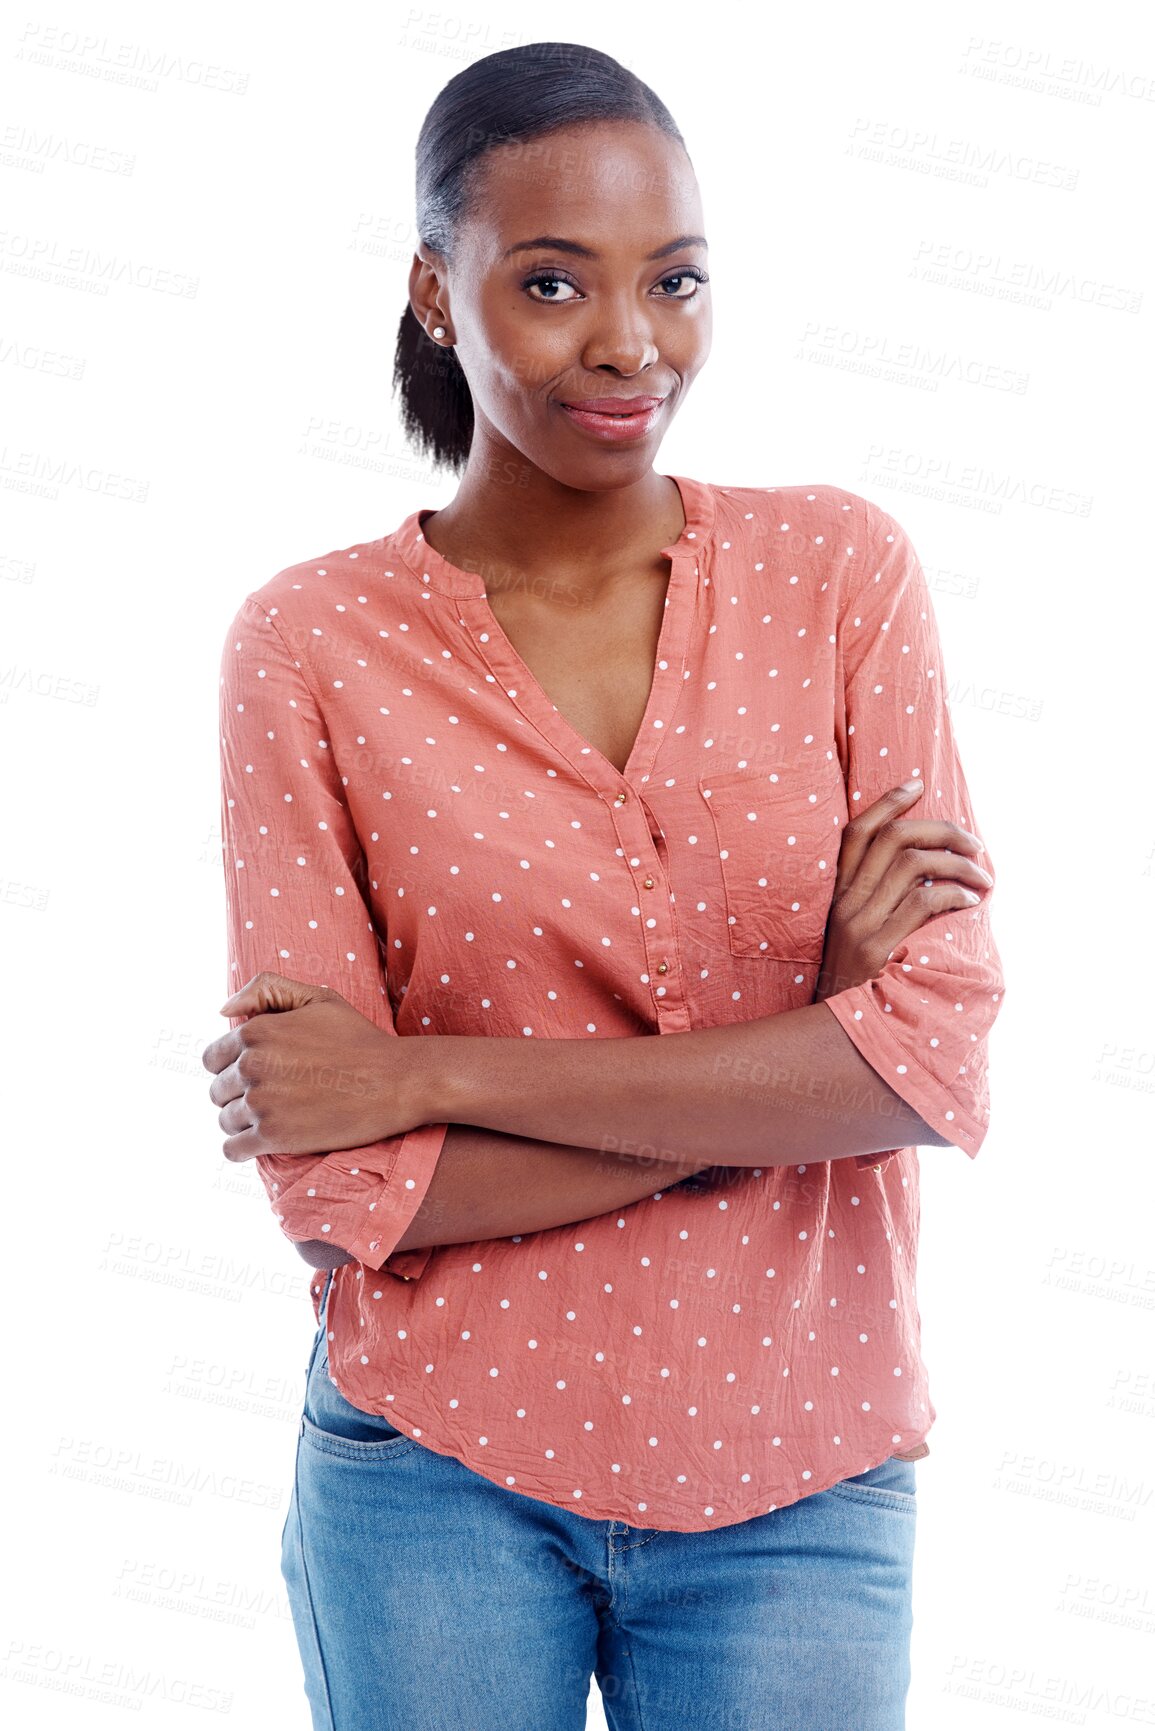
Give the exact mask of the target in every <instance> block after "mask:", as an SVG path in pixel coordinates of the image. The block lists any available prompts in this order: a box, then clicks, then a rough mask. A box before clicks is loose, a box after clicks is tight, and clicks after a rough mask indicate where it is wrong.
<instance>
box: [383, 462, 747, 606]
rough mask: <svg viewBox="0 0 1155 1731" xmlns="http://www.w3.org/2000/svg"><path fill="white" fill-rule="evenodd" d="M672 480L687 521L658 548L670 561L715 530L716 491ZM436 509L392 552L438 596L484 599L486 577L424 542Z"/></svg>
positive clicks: (423, 510)
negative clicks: (424, 529) (425, 526)
mask: <svg viewBox="0 0 1155 1731" xmlns="http://www.w3.org/2000/svg"><path fill="white" fill-rule="evenodd" d="M669 479H670V480H671V481H673V482H674V484H675V485H676V487H677V489H678V491H679V493H680V494H681V496H682V510H683V512H684V514H685V518H686V522H685V526H684V528H683V529H682V533H681V534H680V535H679V536H678V538H677V540H676V541H672V542H671V543H670V545H669V546H668V547H659V549H658V551H659V552H660V553H668V554H669V555H670V557H671V558H676V557H681V556H684V555H686V554H696V553H697V551H698V549H699V548H700V547H701V545H702V543H703V542H704V541H705V540H706V538H707V537H708V536H709V534H710V532H711V530H712V529H713V527H714V516H715V504H714V495H713V492H712V491H711V489H710V488H709V487H708V486H707V484H706V483H705V482H704V481H696V480H694V479H693V478H692V477H691V476H689V475H671V476H670V477H669ZM437 509H438V507H436V506H434V505H423V506H419V507H418V508H417V510H415V511H411V512H410V513H409V515H408V517H406V518H405V520H404V521H403V522H402V524H401V526H400V527H399V528H398V529H397V530H396V532H395V533H394V534H393V535H391V536H390V537H389V541H390V548H391V550H396V551H397V552H398V553H399V554H400V555H401V557H402V559H403V560H404V561H405V564H406V565H407V566H408V568H409V571H410V572H411V574H412V575H413V576H414V577H416V578H417V580H418V581H419V582H421V583H424V584H426V585H427V586H428V587H429V588H430V589H433V590H435V591H436V592H437V593H438V594H439V595H452V596H458V597H466V598H467V597H470V596H482V597H484V595H485V593H486V590H485V578H484V577H483V576H482V575H481V573H480V572H479V571H462V570H461V569H459V567H458V566H456V565H451V564H450V562H449V560H448V559H446V558H444V557H443V556H442V554H440V553H439V552H438V551H437V549H436V547H434V546H432V545H431V544H430V543H429V542H428V541H427V540H426V539H425V536H424V534H423V532H422V528H421V519H422V517H429V516H432V515H433V513H434V511H435V510H437Z"/></svg>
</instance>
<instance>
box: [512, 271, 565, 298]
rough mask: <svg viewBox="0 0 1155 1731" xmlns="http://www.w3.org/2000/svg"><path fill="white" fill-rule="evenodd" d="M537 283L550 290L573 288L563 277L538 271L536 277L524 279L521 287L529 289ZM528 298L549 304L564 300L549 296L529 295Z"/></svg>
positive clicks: (550, 272)
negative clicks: (545, 301)
mask: <svg viewBox="0 0 1155 1731" xmlns="http://www.w3.org/2000/svg"><path fill="white" fill-rule="evenodd" d="M538 283H542V284H544V285H546V286H548V287H550V288H573V284H572V283H571V282H567V281H566V279H565V277H562V276H555V275H554V274H553V272H552V271H538V273H537V275H536V276H531V277H526V279H525V282H524V283H523V284H522V287H523V288H525V289H531V288H534V287H535V286H536V285H537V284H538ZM530 298H531V300H538V299H544V300H547V301H550V302H556V301H557V300H559V298H560V299H563V300H564V298H565V297H564V296H561V297H559V296H558V295H554V294H551V295H544V296H538V295H531V297H530Z"/></svg>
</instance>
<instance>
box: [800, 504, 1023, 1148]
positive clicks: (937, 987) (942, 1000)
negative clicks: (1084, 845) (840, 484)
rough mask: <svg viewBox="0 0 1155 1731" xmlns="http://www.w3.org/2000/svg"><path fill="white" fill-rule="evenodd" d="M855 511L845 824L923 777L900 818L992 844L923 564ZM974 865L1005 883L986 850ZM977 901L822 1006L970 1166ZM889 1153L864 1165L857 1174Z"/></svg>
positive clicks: (986, 1019) (892, 528) (982, 973)
mask: <svg viewBox="0 0 1155 1731" xmlns="http://www.w3.org/2000/svg"><path fill="white" fill-rule="evenodd" d="M860 511H861V522H860V526H859V530H858V534H859V552H860V554H861V556H862V557H861V560H856V561H855V566H856V569H857V577H856V580H855V582H854V584H853V586H852V589H851V591H850V593H849V594H848V596H847V599H846V603H845V605H844V607H843V608H842V611H841V616H840V623H839V659H840V663H841V667H842V678H841V682H840V689H841V691H842V693H843V712H842V714H841V715H840V716H839V718H838V728H837V731H838V736H839V742H840V752H842V753H843V761H844V764H845V767H846V787H847V804H848V808H849V812H850V816H851V817H852V818H853V817H854V816H855V815H857V814H858V813H859V812H862V811H865V810H866V808H867V807H868V806H870V805H872V804H873V803H874V801H875V800H876V799H878V798H879V796H880V795H881V794H883V793H885V792H886V791H887V790H888V789H889V788H892V787H894V786H896V785H897V784H898V783H899V782H902V781H906V780H908V779H910V778H912V777H917V776H921V778H922V780H923V783H924V788H923V792H922V793H921V795H920V796H919V798H918V799H917V800H915V801H914V803H913V804H912V805H910V806H908V807H907V808H906V809H905V810H904V811H903V812H902V813H901V814H900V815H901V816H902V817H903V818H945V819H947V820H948V821H949V822H951V823H956V824H958V825H960V826H961V827H962V828H963V829H968V830H970V831H971V832H972V833H973V834H975V835H977V836H978V837H979V839H980V841H982V842H983V845H984V848H985V847H986V838H985V836H984V835H983V833H982V830H981V828H980V827H979V825H978V823H977V821H976V818H975V814H974V809H973V807H972V805H971V799H970V793H969V791H968V788H967V784H966V779H965V777H964V775H963V770H962V765H961V763H960V761H959V755H958V749H957V746H956V744H955V738H954V732H953V729H952V726H951V716H950V710H949V707H948V700H947V691H946V674H945V671H944V668H943V660H942V651H941V646H940V642H939V635H938V628H937V624H936V621H935V616H934V609H933V607H932V604H931V599H930V594H929V591H928V589H927V584H926V578H925V576H924V574H923V570H922V567H921V565H920V563H919V560H918V557H917V555H916V553H915V550H914V548H913V546H912V545H911V542H910V539H909V538H908V536H907V535H906V533H905V531H904V530H903V529H902V528H901V526H900V525H899V524H898V523H897V522H896V521H895V520H894V518H893V517H891V516H890V515H889V514H888V513H887V512H885V511H883V510H882V509H881V508H880V507H879V506H876V505H874V504H872V503H871V502H870V501H868V500H865V499H864V500H861V501H860ZM978 863H979V864H980V865H982V866H983V867H984V868H985V869H986V870H987V871H988V872H989V873H990V874H991V877H992V878H997V874H996V872H995V867H994V863H993V861H992V859H991V856H990V851H989V849H987V851H985V852H984V853H982V854H981V855H979V856H978ZM978 893H979V894H980V896H981V900H980V901H979V902H978V904H977V905H975V906H973V907H962V908H957V909H951V910H950V911H948V912H945V913H940V914H936V915H935V916H934V917H933V918H931V919H929V920H927V921H926V923H925V924H923V925H922V926H920V927H918V929H917V930H915V931H914V932H912V933H911V934H910V936H909V937H907V938H905V939H903V940H902V941H901V942H899V943H898V944H897V945H896V946H895V948H894V949H893V950H892V952H891V954H890V958H889V960H888V961H887V963H886V964H885V966H884V967H883V968H882V970H881V972H880V973H879V974H878V975H877V976H876V977H875V978H874V979H872V980H867V981H865V982H863V983H862V984H861V985H856V986H851V987H848V988H847V989H846V990H844V991H841V992H836V993H834V994H833V995H832V996H831V997H829V998H826V999H824V1000H823V1002H825V1003H826V1004H827V1006H828V1007H829V1009H830V1013H831V1014H832V1015H833V1016H835V1017H836V1018H837V1020H838V1023H839V1025H840V1027H842V1028H843V1030H844V1031H845V1032H846V1034H847V1035H848V1036H849V1038H850V1039H851V1040H852V1041H853V1042H854V1045H855V1046H856V1047H857V1049H858V1051H859V1052H860V1053H861V1054H862V1056H863V1057H864V1058H865V1059H866V1061H867V1062H868V1063H869V1064H870V1065H871V1066H872V1068H873V1069H875V1070H876V1071H877V1072H878V1074H879V1075H880V1076H881V1077H882V1078H883V1080H884V1081H885V1082H886V1083H887V1084H888V1086H889V1087H890V1088H892V1089H893V1090H894V1092H895V1093H896V1094H898V1095H900V1096H901V1098H902V1099H903V1100H905V1101H906V1103H907V1104H908V1105H909V1106H911V1107H912V1108H913V1109H914V1111H916V1112H917V1113H918V1114H919V1116H920V1117H921V1118H922V1119H923V1120H924V1121H925V1122H926V1123H927V1124H929V1125H930V1127H931V1128H932V1129H934V1130H936V1131H938V1132H939V1134H940V1135H942V1136H944V1137H946V1139H947V1140H948V1141H949V1142H951V1143H953V1144H955V1145H956V1146H957V1147H959V1148H961V1149H962V1150H963V1152H964V1153H966V1154H969V1155H970V1156H971V1157H972V1158H973V1157H974V1156H975V1155H976V1154H977V1153H978V1151H979V1149H980V1147H981V1146H982V1144H983V1141H984V1139H985V1137H986V1133H987V1128H988V1125H989V1122H990V1095H989V1085H988V1069H987V1058H988V1050H987V1048H988V1039H989V1035H990V1031H991V1027H992V1025H993V1023H994V1020H995V1017H996V1016H997V1014H998V1011H999V1007H1000V1005H1001V1003H1002V1000H1003V996H1004V982H1003V971H1002V963H1001V960H1000V957H999V953H998V950H997V948H996V945H995V940H994V937H993V934H992V930H991V901H992V898H993V895H994V893H995V886H994V885H992V886H991V887H990V888H988V889H985V890H981V891H979V892H978ZM892 1152H897V1150H892ZM885 1158H886V1156H885V1155H882V1154H863V1155H858V1156H856V1161H857V1164H858V1165H859V1166H860V1167H861V1166H865V1165H871V1164H873V1163H874V1162H876V1161H881V1160H884V1159H885Z"/></svg>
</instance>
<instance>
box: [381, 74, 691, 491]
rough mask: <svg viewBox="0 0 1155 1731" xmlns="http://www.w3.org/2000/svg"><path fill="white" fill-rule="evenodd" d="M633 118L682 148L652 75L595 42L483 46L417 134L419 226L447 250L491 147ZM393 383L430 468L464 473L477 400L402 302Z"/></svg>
mask: <svg viewBox="0 0 1155 1731" xmlns="http://www.w3.org/2000/svg"><path fill="white" fill-rule="evenodd" d="M605 120H633V121H640V122H642V123H644V124H647V125H650V126H657V127H659V128H660V129H661V131H663V132H665V133H667V134H668V135H669V136H670V137H671V138H675V139H677V141H678V143H679V144H680V145H681V146H682V148H683V150H684V149H685V140H684V139H683V137H682V135H681V133H680V132H679V130H678V128H677V126H676V125H675V124H674V120H673V117H672V116H671V114H670V112H669V110H668V109H667V108H666V106H665V104H664V103H663V102H662V101H661V100H660V98H659V97H657V96H656V95H655V94H654V92H653V91H652V90H651V89H650V87H649V85H648V84H644V83H643V82H642V80H641V79H640V78H639V77H638V76H637V75H636V74H635V73H633V72H630V71H629V70H628V69H627V68H626V67H624V66H622V65H621V64H620V63H619V62H618V61H617V60H614V59H613V58H612V57H611V56H610V55H609V54H603V53H602V52H601V51H600V50H599V49H597V48H590V47H587V46H586V45H585V44H584V43H579V42H527V43H523V44H521V45H520V46H518V47H516V48H503V49H500V50H499V51H498V52H497V53H496V54H487V55H486V56H485V57H484V59H482V60H477V61H475V62H474V64H473V65H472V66H468V67H466V68H465V70H464V71H462V72H459V73H457V75H456V76H455V77H453V78H451V79H450V80H449V82H448V84H446V85H445V87H444V89H442V91H441V92H440V94H439V95H438V96H437V98H436V100H435V101H434V103H433V105H432V107H431V108H430V110H429V112H428V114H427V115H426V116H425V120H424V122H423V124H422V127H421V133H420V136H419V137H418V140H417V233H418V235H419V236H420V238H421V239H422V240H423V241H424V242H425V244H426V246H428V247H430V248H432V249H433V250H434V251H435V252H439V253H441V254H443V255H444V257H445V258H446V259H448V260H450V261H451V260H452V259H453V255H454V246H455V243H456V240H457V235H458V229H459V227H460V224H461V223H462V222H463V221H464V220H467V219H469V218H470V217H472V216H473V214H474V211H475V208H476V205H475V193H476V188H477V177H476V176H475V175H474V174H473V173H472V172H471V171H472V170H473V168H474V165H475V164H476V163H478V162H479V161H480V160H481V159H482V158H483V157H484V156H485V154H486V153H487V151H490V150H492V149H495V148H497V147H499V146H502V145H508V144H512V143H521V142H524V141H527V140H530V139H538V138H542V137H544V136H545V135H546V134H547V133H551V132H558V131H560V130H561V129H562V128H564V127H567V126H576V125H579V124H583V123H589V122H593V121H605ZM393 384H394V389H395V391H397V392H399V393H400V397H401V419H402V423H403V425H404V428H405V431H406V433H407V435H408V437H409V439H410V440H411V441H412V443H413V444H414V445H415V446H417V447H418V448H419V449H420V450H421V452H422V453H423V454H424V455H425V456H427V457H429V458H430V459H431V460H432V462H433V464H434V466H435V467H439V466H440V467H448V468H451V469H455V470H457V471H458V472H460V471H461V470H462V469H464V467H465V463H466V459H467V457H468V455H469V447H470V443H471V441H472V438H473V399H472V397H471V396H470V393H469V386H468V384H467V383H466V378H465V373H464V371H463V370H462V366H461V362H460V361H459V360H458V358H457V356H456V354H455V353H454V351H453V349H452V347H450V346H448V345H445V346H442V344H441V343H440V342H438V341H435V340H434V339H433V338H431V337H429V336H427V335H426V332H425V330H424V327H423V326H422V324H421V322H420V320H419V319H418V318H417V316H416V315H415V313H414V311H413V308H412V306H411V305H409V304H406V307H405V311H404V313H403V314H402V315H401V324H400V326H399V328H398V331H397V348H396V353H395V355H394V360H393Z"/></svg>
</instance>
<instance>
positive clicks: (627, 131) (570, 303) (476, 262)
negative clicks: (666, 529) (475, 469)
mask: <svg viewBox="0 0 1155 1731" xmlns="http://www.w3.org/2000/svg"><path fill="white" fill-rule="evenodd" d="M474 173H475V175H476V177H477V178H476V181H475V187H476V200H477V211H478V214H477V215H476V216H475V217H474V218H473V219H472V220H470V221H468V222H466V223H464V224H463V225H462V227H461V229H460V231H459V235H458V241H457V247H456V254H455V257H454V260H453V263H452V264H451V265H447V264H446V261H445V260H444V259H443V258H442V257H441V256H440V255H438V254H435V253H431V252H430V251H429V250H428V249H427V248H426V247H424V245H422V246H421V247H420V248H419V250H418V257H419V259H420V260H422V261H425V262H426V263H428V264H429V265H431V267H432V271H431V272H419V270H418V266H417V265H415V266H414V275H413V277H412V278H411V292H412V289H413V288H415V287H416V286H417V285H418V284H420V286H421V288H423V290H424V293H425V295H426V296H427V297H428V298H427V299H425V302H424V306H425V308H427V309H432V308H433V307H434V305H436V307H437V308H439V309H440V312H439V313H437V312H434V313H433V314H432V316H429V315H428V314H426V313H424V312H423V313H422V315H421V316H422V322H423V323H424V324H425V325H426V328H427V329H431V328H432V326H433V325H435V324H436V323H437V322H438V319H439V318H440V322H441V323H442V324H444V325H446V327H447V328H448V330H449V332H450V335H451V336H452V338H453V342H454V346H455V349H456V352H457V357H458V359H459V361H460V362H461V365H462V368H463V369H464V372H465V376H466V379H467V381H468V383H469V388H470V392H471V394H472V397H473V406H474V420H475V427H476V431H475V433H474V442H473V447H472V450H471V453H470V463H471V466H472V465H473V464H474V462H476V461H481V462H482V463H486V462H490V461H492V460H494V459H497V460H500V459H502V458H503V457H508V455H509V454H510V451H511V449H512V452H513V453H515V454H517V455H518V456H519V457H520V458H522V459H524V460H525V461H527V462H529V463H531V464H533V465H534V466H535V467H537V468H538V469H540V470H543V471H544V472H545V473H547V474H548V475H550V476H552V477H553V478H554V479H555V480H558V481H560V482H562V483H563V484H565V485H567V486H572V487H578V488H588V489H594V490H596V489H598V488H604V487H616V486H624V485H628V484H630V483H632V482H635V481H637V480H639V479H641V478H642V477H643V476H644V475H645V474H647V473H648V472H649V471H650V469H651V468H652V467H653V462H654V457H655V454H656V452H657V449H658V446H659V445H660V443H661V441H662V438H663V436H664V434H665V432H666V429H667V428H668V427H669V424H670V422H671V420H672V419H673V416H674V415H675V414H676V412H677V410H678V408H679V407H680V405H681V402H682V398H683V397H684V395H685V393H686V392H687V391H688V389H689V387H690V385H691V383H692V381H693V379H694V377H695V376H696V374H697V372H698V369H699V368H700V367H701V366H702V365H703V363H704V362H705V360H706V357H707V355H708V354H709V352H710V337H711V315H710V291H709V289H708V287H707V286H706V285H705V283H704V282H703V281H700V280H698V277H699V276H701V277H704V276H705V274H706V263H707V256H706V246H705V242H704V239H702V238H698V239H692V238H687V237H693V236H698V237H701V236H702V234H703V221H702V207H701V200H700V197H699V194H698V185H697V180H696V178H695V175H694V171H693V168H692V167H691V165H690V162H689V161H688V159H687V157H686V154H685V152H684V150H683V149H682V147H681V145H679V144H678V142H677V141H676V140H675V139H672V138H669V137H668V136H667V135H666V134H665V133H663V132H661V131H660V130H659V129H658V128H657V127H654V126H647V125H640V124H637V123H634V122H625V123H622V122H616V121H615V122H613V123H605V122H599V123H597V124H589V125H584V126H578V127H568V128H566V129H564V130H562V131H558V132H555V133H552V134H551V135H549V136H548V137H545V138H539V139H534V140H530V141H528V142H526V143H522V144H515V145H509V146H498V147H496V148H495V149H493V150H491V151H489V152H488V153H487V154H486V156H485V157H484V158H483V159H482V160H481V161H480V162H479V163H478V165H477V167H476V169H475V170H474ZM541 236H547V237H552V239H551V240H550V241H544V240H541V239H540V238H539V237H541ZM525 242H533V243H534V244H532V245H528V246H527V245H525V244H524V243H525ZM562 242H564V243H566V244H564V245H563V244H561V243H562ZM674 242H676V243H677V244H676V245H672V244H671V243H674ZM653 255H660V256H653ZM630 397H651V398H653V397H656V398H661V399H662V401H661V404H660V406H659V407H658V408H657V410H656V411H654V412H653V413H651V414H648V415H645V416H643V417H641V418H639V419H633V420H631V421H630V422H628V423H621V424H622V425H625V426H626V427H627V430H628V436H627V437H624V438H621V437H613V438H611V437H609V436H607V435H606V433H605V432H604V431H602V430H600V429H602V428H604V422H598V423H594V425H593V426H592V427H591V425H589V424H583V423H582V422H581V421H579V420H577V419H575V418H574V417H573V416H572V415H571V414H570V413H569V412H567V409H566V408H565V407H563V405H565V404H577V405H582V404H587V405H588V404H589V402H590V401H591V399H594V400H596V399H599V398H613V399H615V400H617V401H620V400H621V399H622V398H630ZM625 406H626V407H628V404H627V405H625Z"/></svg>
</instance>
